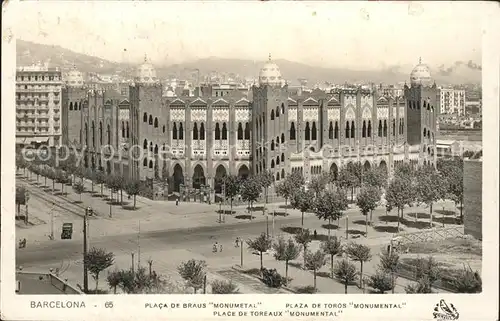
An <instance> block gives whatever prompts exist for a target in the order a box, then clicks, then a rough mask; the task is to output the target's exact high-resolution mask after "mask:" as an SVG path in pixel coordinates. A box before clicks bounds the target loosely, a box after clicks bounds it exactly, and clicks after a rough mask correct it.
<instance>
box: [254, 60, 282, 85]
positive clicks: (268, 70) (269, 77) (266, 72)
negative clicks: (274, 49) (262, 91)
mask: <svg viewBox="0 0 500 321" xmlns="http://www.w3.org/2000/svg"><path fill="white" fill-rule="evenodd" d="M282 83H283V79H282V77H281V72H280V68H279V67H278V65H276V64H275V63H274V62H272V60H271V55H269V61H268V62H266V63H265V64H264V66H262V68H261V69H260V72H259V84H261V85H265V84H267V85H281V84H282Z"/></svg>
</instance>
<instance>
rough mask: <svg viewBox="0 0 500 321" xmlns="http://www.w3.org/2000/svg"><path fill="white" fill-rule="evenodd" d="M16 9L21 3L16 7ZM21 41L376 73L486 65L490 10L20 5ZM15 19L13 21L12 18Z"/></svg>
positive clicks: (174, 59) (115, 54) (456, 6)
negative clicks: (417, 66) (486, 16)
mask: <svg viewBox="0 0 500 321" xmlns="http://www.w3.org/2000/svg"><path fill="white" fill-rule="evenodd" d="M13 5H14V4H13ZM15 5H16V6H17V7H16V8H15V10H16V11H17V10H19V11H21V12H19V13H18V14H16V19H15V27H14V28H13V33H14V36H15V37H16V38H19V39H23V40H28V41H33V42H37V43H42V44H50V45H60V46H62V47H64V48H68V49H71V50H73V51H76V52H80V53H85V54H90V55H94V56H98V57H101V58H104V59H108V60H112V61H120V62H129V63H134V62H137V63H140V62H141V61H143V58H144V55H145V54H147V56H148V58H149V59H150V60H151V61H152V62H153V63H155V64H158V65H170V64H175V63H182V62H187V61H192V60H196V59H200V58H207V57H220V58H237V59H251V60H257V61H262V60H266V59H267V57H268V55H269V53H271V54H272V57H273V59H287V60H290V61H296V62H301V63H305V64H309V65H314V66H324V67H329V68H332V67H333V68H334V67H346V68H352V69H359V70H361V69H363V70H376V69H381V68H388V67H390V66H397V65H415V64H417V63H418V59H419V57H422V61H423V62H424V63H426V64H428V65H430V66H441V65H445V66H449V65H452V64H453V63H454V62H456V61H469V60H472V61H473V62H475V63H478V64H481V38H482V37H481V35H482V26H481V21H482V19H484V16H483V15H484V14H485V13H487V12H488V10H487V8H486V7H485V6H486V5H487V4H485V3H483V4H481V3H479V4H478V3H474V2H467V3H451V2H422V3H417V2H412V3H411V4H410V3H408V2H399V3H380V2H330V3H326V2H323V3H321V2H258V1H252V2H243V1H241V2H240V1H231V2H223V1H217V2H215V1H214V2H194V1H184V2H173V1H147V2H143V1H141V2H137V1H122V2H120V3H118V2H113V1H97V2H74V1H71V2H70V1H67V2H62V1H61V2H51V1H43V2H41V1H40V2H38V1H37V2H34V1H23V2H20V3H19V2H18V3H15ZM12 21H13V20H12Z"/></svg>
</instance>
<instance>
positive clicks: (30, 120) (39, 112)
mask: <svg viewBox="0 0 500 321" xmlns="http://www.w3.org/2000/svg"><path fill="white" fill-rule="evenodd" d="M62 85H63V82H62V77H61V71H60V70H59V68H49V67H48V65H47V64H45V65H41V64H38V65H32V66H29V67H18V68H17V71H16V145H21V146H26V145H35V146H39V145H47V146H58V145H59V144H60V143H61V134H62V128H61V88H62Z"/></svg>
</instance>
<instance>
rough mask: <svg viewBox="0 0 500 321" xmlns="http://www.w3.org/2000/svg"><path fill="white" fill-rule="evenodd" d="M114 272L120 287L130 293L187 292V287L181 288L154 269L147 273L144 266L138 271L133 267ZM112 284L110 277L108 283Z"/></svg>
mask: <svg viewBox="0 0 500 321" xmlns="http://www.w3.org/2000/svg"><path fill="white" fill-rule="evenodd" d="M112 274H115V275H114V276H112V278H116V279H117V280H118V287H119V288H120V289H121V290H122V291H123V292H125V293H128V294H167V293H168V294H170V293H187V292H186V291H185V289H181V288H180V287H179V286H178V285H177V284H174V283H173V282H170V281H169V280H167V279H165V278H164V277H163V276H161V275H158V274H156V272H154V271H153V273H150V274H147V273H146V269H145V268H144V267H139V268H138V269H137V270H136V271H133V270H131V269H130V270H120V271H114V272H112ZM112 284H115V283H114V282H113V283H112ZM112 284H110V283H109V279H108V285H109V286H110V287H113V286H112Z"/></svg>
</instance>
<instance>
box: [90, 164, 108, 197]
mask: <svg viewBox="0 0 500 321" xmlns="http://www.w3.org/2000/svg"><path fill="white" fill-rule="evenodd" d="M92 176H93V178H94V180H95V183H96V184H97V185H101V196H104V194H103V187H104V183H106V173H104V172H103V171H101V170H97V171H95V172H93V175H92Z"/></svg>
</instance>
